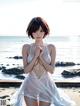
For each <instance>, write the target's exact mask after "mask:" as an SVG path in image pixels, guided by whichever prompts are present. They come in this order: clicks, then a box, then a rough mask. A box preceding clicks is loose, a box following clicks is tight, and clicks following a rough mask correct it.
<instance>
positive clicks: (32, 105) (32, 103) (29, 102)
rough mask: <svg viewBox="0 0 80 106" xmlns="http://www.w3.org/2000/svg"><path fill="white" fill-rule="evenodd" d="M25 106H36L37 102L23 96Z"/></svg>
mask: <svg viewBox="0 0 80 106" xmlns="http://www.w3.org/2000/svg"><path fill="white" fill-rule="evenodd" d="M24 100H25V103H26V106H38V101H37V100H34V99H32V98H29V97H27V96H24Z"/></svg>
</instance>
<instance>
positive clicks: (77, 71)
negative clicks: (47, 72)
mask: <svg viewBox="0 0 80 106" xmlns="http://www.w3.org/2000/svg"><path fill="white" fill-rule="evenodd" d="M61 74H62V76H63V77H65V78H71V77H76V76H80V69H70V70H64V71H63V72H62V73H61Z"/></svg>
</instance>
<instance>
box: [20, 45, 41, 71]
mask: <svg viewBox="0 0 80 106" xmlns="http://www.w3.org/2000/svg"><path fill="white" fill-rule="evenodd" d="M29 49H30V45H28V44H26V45H23V48H22V56H23V66H24V72H25V73H28V72H31V71H32V68H33V66H34V64H35V62H36V60H37V58H38V57H39V55H40V48H39V47H37V48H36V49H35V53H34V54H35V55H34V58H33V59H32V61H31V62H30V63H28V62H27V58H28V50H29Z"/></svg>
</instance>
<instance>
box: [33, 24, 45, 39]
mask: <svg viewBox="0 0 80 106" xmlns="http://www.w3.org/2000/svg"><path fill="white" fill-rule="evenodd" d="M44 34H45V32H44V31H43V29H42V27H41V26H40V27H39V29H38V30H37V31H36V32H33V33H32V35H33V37H34V39H35V40H41V39H43V37H44Z"/></svg>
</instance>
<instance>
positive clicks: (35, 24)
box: [26, 17, 50, 39]
mask: <svg viewBox="0 0 80 106" xmlns="http://www.w3.org/2000/svg"><path fill="white" fill-rule="evenodd" d="M40 26H41V27H42V29H43V31H44V32H45V34H44V37H45V36H46V35H48V34H49V32H50V29H49V26H48V24H47V22H46V21H45V20H43V19H42V18H41V17H34V18H33V19H32V20H31V21H30V23H29V25H28V27H27V30H26V32H27V34H28V37H31V38H33V35H32V33H33V32H36V31H37V30H38V29H39V27H40ZM33 39H34V38H33Z"/></svg>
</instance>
